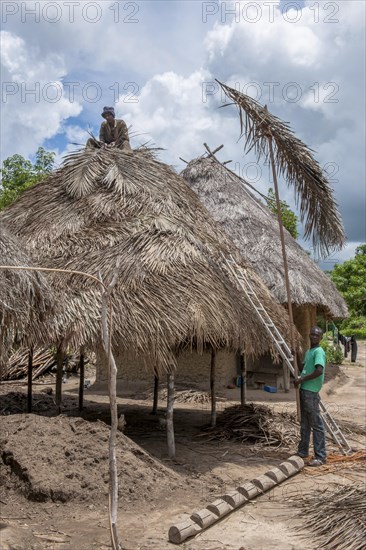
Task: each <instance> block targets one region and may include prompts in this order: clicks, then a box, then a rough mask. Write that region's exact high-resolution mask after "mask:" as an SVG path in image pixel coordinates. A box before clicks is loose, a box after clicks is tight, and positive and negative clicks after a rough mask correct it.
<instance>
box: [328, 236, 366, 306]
mask: <svg viewBox="0 0 366 550" xmlns="http://www.w3.org/2000/svg"><path fill="white" fill-rule="evenodd" d="M330 277H331V279H332V281H333V283H334V284H335V285H336V287H337V289H338V290H339V292H341V293H342V294H343V297H344V299H345V300H346V302H347V305H348V308H349V310H350V312H351V315H353V316H359V315H366V244H362V245H360V246H358V247H357V248H356V254H355V257H354V258H353V259H351V260H347V261H346V262H344V263H343V264H341V265H335V266H334V268H333V270H332V271H331V272H330Z"/></svg>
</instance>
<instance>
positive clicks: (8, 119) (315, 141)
mask: <svg viewBox="0 0 366 550" xmlns="http://www.w3.org/2000/svg"><path fill="white" fill-rule="evenodd" d="M365 6H366V3H365V2H364V1H363V0H356V1H353V0H347V1H346V0H337V1H334V2H333V1H323V0H320V1H316V2H315V1H312V0H311V1H308V0H306V1H305V2H304V1H300V0H299V1H293V2H290V1H289V2H284V1H279V0H257V1H242V2H239V1H236V2H225V1H197V0H195V1H189V0H175V1H169V0H167V1H155V0H145V1H138V0H136V1H135V0H133V1H116V0H114V1H110V0H104V1H95V2H92V1H88V0H79V1H57V2H55V1H54V2H52V1H47V0H43V1H27V2H19V1H6V0H3V1H2V3H1V50H2V54H1V79H2V96H1V108H2V109H1V110H2V115H1V159H2V160H3V159H5V158H7V157H9V156H11V155H13V154H15V153H18V154H21V155H23V156H24V157H26V158H29V159H32V158H34V154H35V152H36V150H37V148H38V147H39V146H43V147H45V148H46V149H49V150H53V151H55V152H56V159H57V163H61V162H62V157H63V155H65V154H66V153H67V152H69V151H71V150H73V149H75V148H77V147H78V146H80V145H81V144H83V143H85V141H86V139H87V138H88V137H89V136H88V131H91V132H93V133H94V134H95V135H98V132H99V126H100V123H101V122H102V119H101V116H100V114H101V112H102V109H103V107H104V106H114V107H115V110H116V114H117V118H123V119H124V120H125V121H126V122H127V124H128V126H130V135H131V144H132V146H133V147H136V146H139V145H140V144H143V143H147V142H148V143H149V144H150V145H154V146H157V147H161V148H163V149H164V150H163V151H161V153H160V159H161V160H162V161H164V162H166V163H168V164H171V165H173V166H174V167H175V169H176V170H177V171H180V170H182V169H183V168H184V166H185V164H184V162H183V161H182V160H180V158H183V159H185V160H186V161H189V160H191V159H193V158H195V157H197V156H200V155H202V154H203V153H204V152H205V149H204V146H203V143H205V142H206V143H207V144H208V145H209V146H210V147H211V148H212V149H213V148H215V147H217V146H219V145H221V144H224V148H223V149H222V150H221V151H220V153H218V158H219V159H220V160H222V161H226V160H232V163H231V164H230V165H229V166H230V167H231V169H232V170H234V171H236V172H237V173H238V174H240V175H242V176H243V177H244V178H245V179H247V180H248V181H249V182H250V183H251V184H252V185H254V186H255V187H256V188H257V189H258V190H259V191H261V192H264V193H266V192H267V190H268V188H269V187H271V186H273V183H272V180H271V177H270V173H269V169H268V168H269V167H268V166H266V165H263V164H258V163H257V162H256V158H255V157H254V156H253V155H252V154H249V155H248V154H244V142H243V140H240V139H239V136H240V125H239V117H238V114H237V111H236V109H235V108H234V106H231V105H228V101H227V100H225V97H223V95H222V93H221V92H220V91H219V88H218V85H217V83H216V81H215V79H218V80H220V81H222V82H225V83H226V84H228V85H230V86H232V87H236V88H237V89H239V90H240V91H242V92H243V93H246V94H248V95H250V96H251V97H253V98H254V99H256V100H258V101H259V102H260V103H262V104H267V106H268V109H269V110H270V111H271V112H272V113H274V114H275V115H277V116H279V117H281V118H282V119H283V120H286V121H287V122H289V123H290V125H291V127H292V128H293V130H294V131H295V132H296V135H297V136H298V137H299V138H300V139H302V140H303V141H304V142H305V143H306V144H307V145H308V146H309V147H310V148H311V149H312V150H313V151H314V155H315V158H316V159H317V160H318V162H319V163H320V165H321V166H322V168H323V169H324V170H326V172H327V174H328V178H329V181H330V183H331V186H332V187H333V189H334V194H335V198H336V201H337V203H338V205H339V210H340V212H341V215H342V218H343V222H344V225H345V230H346V235H347V246H346V247H345V248H344V249H343V250H342V251H340V252H336V253H334V254H332V255H331V256H330V257H329V258H327V259H325V260H324V259H323V260H322V261H321V262H320V264H319V265H320V266H321V267H322V268H323V269H331V268H332V267H333V265H334V264H335V263H341V262H343V261H344V260H346V259H349V258H350V257H352V256H353V255H354V253H355V249H356V247H357V246H358V245H359V244H360V243H364V242H366V229H365V217H366V215H365V202H366V197H365V68H364V64H365V26H366V25H365ZM224 105H226V108H221V107H222V106H224ZM75 144H76V145H75ZM280 194H281V198H282V199H284V200H286V201H287V202H288V203H289V204H290V206H291V207H292V208H294V209H295V203H294V192H293V189H288V188H287V186H286V184H285V182H281V188H280ZM302 244H303V246H304V248H306V249H308V250H311V244H310V243H308V242H305V243H302ZM316 259H318V258H316Z"/></svg>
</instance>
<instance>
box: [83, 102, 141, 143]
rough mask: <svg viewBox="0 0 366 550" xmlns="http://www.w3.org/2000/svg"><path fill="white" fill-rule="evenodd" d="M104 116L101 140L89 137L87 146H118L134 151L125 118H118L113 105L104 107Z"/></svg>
mask: <svg viewBox="0 0 366 550" xmlns="http://www.w3.org/2000/svg"><path fill="white" fill-rule="evenodd" d="M102 117H103V118H104V119H105V121H104V122H102V124H101V125H100V131H99V142H97V141H96V140H94V139H92V138H91V139H88V141H87V144H86V146H87V147H98V146H99V147H100V146H102V147H118V149H122V151H132V149H131V146H130V139H129V137H128V129H127V125H126V123H125V121H124V120H122V119H116V118H115V112H114V108H113V107H103V112H102Z"/></svg>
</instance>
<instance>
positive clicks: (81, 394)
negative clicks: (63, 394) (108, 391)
mask: <svg viewBox="0 0 366 550" xmlns="http://www.w3.org/2000/svg"><path fill="white" fill-rule="evenodd" d="M79 375H80V380H79V411H82V410H83V405H84V379H85V365H84V351H83V350H82V349H81V350H80V359H79Z"/></svg>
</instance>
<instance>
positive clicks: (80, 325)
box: [1, 149, 288, 370]
mask: <svg viewBox="0 0 366 550" xmlns="http://www.w3.org/2000/svg"><path fill="white" fill-rule="evenodd" d="M1 219H2V220H3V223H5V224H6V225H7V226H8V227H9V228H10V229H11V230H12V231H14V232H15V233H16V234H19V235H21V236H22V239H23V241H24V242H25V243H26V247H27V250H28V252H29V253H31V254H32V256H33V258H34V260H35V261H36V262H37V263H38V264H41V265H42V266H45V267H56V268H57V267H59V268H67V269H76V270H79V271H85V272H87V273H90V274H93V275H96V276H98V274H99V273H100V274H101V276H102V278H103V280H106V281H108V280H109V279H110V278H111V276H112V273H113V271H114V269H115V265H116V259H117V258H118V257H120V258H121V260H122V263H121V266H122V267H121V271H120V274H119V277H118V282H117V285H116V287H115V290H114V294H113V313H114V333H113V346H114V348H115V349H116V348H118V349H119V350H121V349H122V350H126V351H128V350H131V349H132V350H133V351H134V353H135V354H136V355H138V356H144V357H148V361H149V364H150V366H151V367H152V368H154V369H157V370H159V369H169V368H170V367H171V365H174V364H175V355H176V353H177V351H178V350H179V349H181V348H182V347H184V346H186V347H190V346H193V347H197V349H198V350H202V349H203V348H204V347H205V346H206V345H211V346H213V347H215V348H217V349H219V348H225V349H232V350H235V349H238V348H240V347H242V345H243V344H244V342H245V343H246V351H247V353H248V354H259V353H262V352H264V351H266V350H267V351H268V350H271V349H272V347H271V342H270V341H269V340H268V338H267V335H266V333H265V330H264V328H263V327H262V325H261V323H260V321H259V320H258V319H257V316H256V314H255V312H254V311H253V310H252V308H251V306H250V304H249V303H248V301H247V300H246V298H245V296H243V295H240V294H238V290H237V288H236V286H235V281H232V280H231V279H230V276H229V275H228V273H227V272H226V271H225V269H224V267H223V265H222V260H221V257H220V252H224V253H225V254H228V253H229V252H232V253H234V254H235V255H236V256H237V257H238V259H239V261H240V257H239V256H238V255H237V251H236V248H235V247H234V245H233V244H232V242H231V241H230V239H229V238H227V237H226V236H225V235H224V233H221V232H220V230H219V228H218V226H217V225H216V224H215V222H214V221H213V219H212V218H211V216H210V215H209V214H208V212H207V211H206V209H205V208H204V207H203V206H202V204H201V202H200V200H199V198H198V197H197V195H196V194H195V193H194V192H193V191H192V190H190V189H189V187H188V186H187V184H186V183H185V182H184V180H183V178H181V177H180V176H178V175H177V174H176V173H175V172H174V171H173V170H172V169H171V168H170V167H169V166H167V165H165V164H162V163H161V162H158V161H157V160H156V158H154V155H153V153H152V152H151V151H148V150H144V149H140V150H136V151H134V152H133V153H132V154H131V153H127V152H123V151H120V150H117V149H85V150H81V151H79V152H77V153H74V154H72V155H70V157H68V158H67V159H66V161H65V163H64V166H62V167H61V168H60V169H59V170H57V171H56V172H55V173H54V174H52V175H50V176H49V177H48V178H46V179H45V180H44V181H42V182H41V183H39V184H37V185H36V186H35V187H32V188H31V189H28V190H27V191H25V193H24V194H23V195H22V196H21V198H20V199H19V200H18V201H17V202H16V203H15V204H13V205H12V206H11V207H9V208H7V209H6V210H5V211H4V212H2V214H1ZM248 270H249V274H250V277H251V278H252V281H253V284H254V285H255V287H256V289H257V292H258V295H259V297H260V299H261V300H262V302H263V304H264V305H265V307H266V308H267V310H268V311H269V313H270V315H271V316H272V317H273V319H274V321H275V323H276V324H277V325H278V327H279V328H280V330H281V331H282V333H283V334H284V335H286V334H287V327H288V324H287V323H288V318H287V316H286V314H285V312H284V311H283V308H281V307H280V306H278V304H277V303H276V302H275V301H274V300H273V298H272V297H271V295H270V293H269V292H268V290H267V288H266V286H265V285H264V283H262V281H261V280H260V278H259V277H258V275H257V274H256V273H255V272H254V271H253V270H251V269H250V268H249V267H248ZM52 281H53V285H54V287H55V288H56V289H57V290H62V291H65V292H66V293H67V301H66V302H65V304H64V308H63V311H62V312H61V313H60V314H59V315H58V316H57V319H56V321H55V322H56V326H57V327H58V329H59V330H60V332H62V333H63V334H64V335H65V336H66V337H67V338H68V339H69V342H70V343H71V344H73V345H74V346H81V345H84V346H89V347H92V348H95V347H96V346H98V345H99V341H100V303H101V297H100V288H99V286H98V284H97V283H96V282H94V281H91V280H88V279H84V278H82V277H80V276H75V275H73V276H65V275H59V274H56V275H53V277H52Z"/></svg>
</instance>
